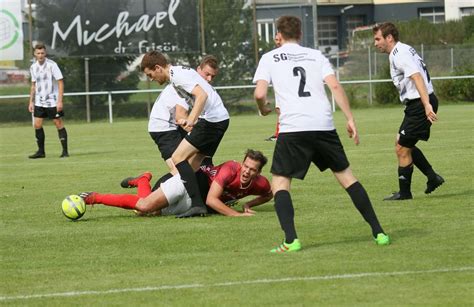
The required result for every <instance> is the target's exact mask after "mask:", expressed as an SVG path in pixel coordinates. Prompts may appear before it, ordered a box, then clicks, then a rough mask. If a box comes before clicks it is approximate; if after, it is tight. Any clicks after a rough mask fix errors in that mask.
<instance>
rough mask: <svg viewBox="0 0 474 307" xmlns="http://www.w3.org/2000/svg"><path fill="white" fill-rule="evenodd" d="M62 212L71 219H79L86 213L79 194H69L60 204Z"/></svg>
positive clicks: (84, 204)
mask: <svg viewBox="0 0 474 307" xmlns="http://www.w3.org/2000/svg"><path fill="white" fill-rule="evenodd" d="M61 208H62V210H63V214H64V215H65V216H66V217H67V218H68V219H71V220H77V219H80V218H81V216H83V215H84V213H86V203H85V202H84V200H83V199H82V198H81V197H79V195H69V196H67V197H66V198H65V199H64V200H63V203H62V204H61Z"/></svg>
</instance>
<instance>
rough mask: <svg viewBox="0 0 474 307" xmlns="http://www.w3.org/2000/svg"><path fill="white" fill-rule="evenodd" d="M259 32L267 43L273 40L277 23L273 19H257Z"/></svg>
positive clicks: (259, 35)
mask: <svg viewBox="0 0 474 307" xmlns="http://www.w3.org/2000/svg"><path fill="white" fill-rule="evenodd" d="M257 32H258V37H259V39H260V40H264V41H266V42H267V43H270V42H273V38H274V37H275V34H276V29H275V23H274V21H273V19H261V20H257Z"/></svg>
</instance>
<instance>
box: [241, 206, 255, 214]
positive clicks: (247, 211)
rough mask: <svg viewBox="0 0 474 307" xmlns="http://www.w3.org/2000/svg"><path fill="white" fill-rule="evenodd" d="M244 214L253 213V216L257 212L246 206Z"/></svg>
mask: <svg viewBox="0 0 474 307" xmlns="http://www.w3.org/2000/svg"><path fill="white" fill-rule="evenodd" d="M243 209H244V213H251V214H255V213H256V212H255V211H253V210H252V209H250V207H249V206H248V205H244V208H243Z"/></svg>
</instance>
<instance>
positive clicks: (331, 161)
mask: <svg viewBox="0 0 474 307" xmlns="http://www.w3.org/2000/svg"><path fill="white" fill-rule="evenodd" d="M311 162H313V163H314V164H315V165H316V166H317V167H318V168H319V170H320V171H321V172H322V171H325V170H326V169H328V168H329V169H331V170H332V171H333V172H340V171H343V170H345V169H346V168H348V167H349V161H348V160H347V156H346V153H345V152H344V148H343V146H342V144H341V140H340V139H339V136H338V134H337V132H336V130H332V131H301V132H282V133H280V134H279V135H278V139H277V142H276V145H275V150H274V152H273V161H272V167H271V173H272V174H275V175H279V176H284V177H288V178H298V179H304V177H305V176H306V173H307V172H308V169H309V166H310V164H311Z"/></svg>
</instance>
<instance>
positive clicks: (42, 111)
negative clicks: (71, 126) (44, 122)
mask: <svg viewBox="0 0 474 307" xmlns="http://www.w3.org/2000/svg"><path fill="white" fill-rule="evenodd" d="M33 116H34V117H38V118H49V119H58V118H61V117H63V116H64V111H61V112H58V110H57V109H56V107H52V108H44V107H38V106H35V110H34V112H33Z"/></svg>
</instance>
